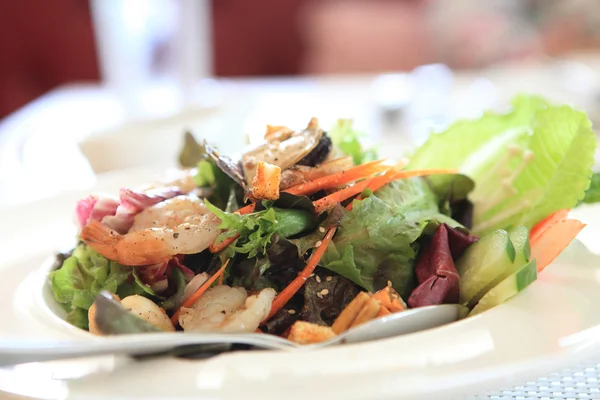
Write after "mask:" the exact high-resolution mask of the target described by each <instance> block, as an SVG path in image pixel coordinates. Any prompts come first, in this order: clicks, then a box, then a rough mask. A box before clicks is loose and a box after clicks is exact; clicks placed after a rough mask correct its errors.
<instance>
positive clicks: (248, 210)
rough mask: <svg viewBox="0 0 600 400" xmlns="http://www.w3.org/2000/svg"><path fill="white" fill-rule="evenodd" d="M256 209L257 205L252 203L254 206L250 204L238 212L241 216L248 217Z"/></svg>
mask: <svg viewBox="0 0 600 400" xmlns="http://www.w3.org/2000/svg"><path fill="white" fill-rule="evenodd" d="M255 208H256V203H252V204H248V205H247V206H244V207H242V208H240V209H239V210H237V211H236V212H238V213H240V214H241V215H246V214H250V213H252V212H254V209H255Z"/></svg>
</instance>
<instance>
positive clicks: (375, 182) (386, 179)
mask: <svg viewBox="0 0 600 400" xmlns="http://www.w3.org/2000/svg"><path fill="white" fill-rule="evenodd" d="M456 173H458V170H456V169H449V168H439V169H422V170H414V171H400V172H397V171H396V170H395V168H390V169H389V170H387V171H386V172H385V173H384V174H381V175H378V176H376V177H374V178H371V179H370V182H369V184H368V185H367V188H369V189H371V191H373V192H375V191H377V190H379V189H380V188H381V187H383V186H385V185H387V184H388V183H390V182H392V181H396V180H398V179H406V178H414V177H417V176H428V175H448V174H456ZM359 199H360V197H359ZM346 209H347V210H352V203H350V204H349V205H348V207H346Z"/></svg>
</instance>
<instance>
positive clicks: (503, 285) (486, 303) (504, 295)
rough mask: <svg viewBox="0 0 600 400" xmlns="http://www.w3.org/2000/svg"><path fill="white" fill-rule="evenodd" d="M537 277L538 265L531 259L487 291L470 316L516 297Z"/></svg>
mask: <svg viewBox="0 0 600 400" xmlns="http://www.w3.org/2000/svg"><path fill="white" fill-rule="evenodd" d="M536 279H537V266H536V265H535V260H531V261H530V262H529V263H527V264H525V265H524V266H523V267H522V268H521V269H519V270H518V271H517V272H515V273H513V274H512V275H510V276H509V277H508V278H506V279H504V280H503V281H502V282H500V283H499V284H498V285H496V287H494V288H493V289H492V290H490V291H489V292H487V293H486V295H485V296H483V297H482V298H481V300H479V303H477V305H476V306H475V308H473V310H472V311H471V312H470V313H469V316H473V315H476V314H479V313H481V312H483V311H486V310H489V309H490V308H492V307H495V306H497V305H499V304H502V303H504V302H505V301H507V300H509V299H510V298H512V297H514V296H515V295H516V294H517V293H519V292H520V291H521V290H523V289H525V288H526V287H527V286H529V285H530V284H531V283H532V282H534V281H535V280H536Z"/></svg>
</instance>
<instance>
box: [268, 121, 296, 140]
mask: <svg viewBox="0 0 600 400" xmlns="http://www.w3.org/2000/svg"><path fill="white" fill-rule="evenodd" d="M292 133H294V131H293V130H291V129H290V128H288V127H287V126H281V125H267V132H265V139H266V140H279V141H283V140H286V139H289V137H290V136H292Z"/></svg>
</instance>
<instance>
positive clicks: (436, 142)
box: [407, 95, 596, 235]
mask: <svg viewBox="0 0 600 400" xmlns="http://www.w3.org/2000/svg"><path fill="white" fill-rule="evenodd" d="M595 147H596V137H595V135H594V133H593V132H592V130H591V124H590V121H589V119H588V118H587V116H586V115H585V113H583V112H580V111H576V110H574V109H572V108H570V107H567V106H553V105H550V104H548V103H547V102H546V101H544V100H543V99H541V98H539V97H535V96H524V95H521V96H518V97H516V98H515V99H514V100H513V108H512V111H510V112H509V113H507V114H498V113H492V112H488V113H485V114H484V115H483V116H482V117H481V118H479V119H478V120H473V121H459V122H457V123H455V124H453V125H452V126H450V127H449V128H448V129H447V130H446V131H444V132H442V133H440V134H434V135H431V136H430V138H429V139H428V140H427V142H426V143H425V144H424V145H423V146H422V147H421V148H420V149H418V150H417V151H416V152H415V154H414V155H413V156H412V158H411V162H410V164H409V166H408V167H407V168H408V169H422V168H458V169H459V170H460V172H461V173H463V174H465V175H467V176H469V177H470V178H472V179H473V180H474V181H475V189H474V191H473V192H472V193H471V195H470V199H471V200H472V201H473V203H474V214H473V232H474V233H475V234H478V235H481V234H484V233H486V232H489V231H491V230H494V229H497V228H503V229H509V228H510V227H512V226H516V225H525V226H526V227H528V228H531V227H532V226H533V225H534V224H535V223H536V222H538V221H540V220H541V219H543V218H544V217H546V216H547V215H549V214H550V213H552V212H554V211H556V210H559V209H562V208H572V207H574V206H575V205H576V204H577V203H578V202H579V201H580V200H581V199H582V198H583V196H584V193H585V191H586V189H587V188H588V186H589V178H590V174H591V166H592V163H593V159H594V151H595Z"/></svg>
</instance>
